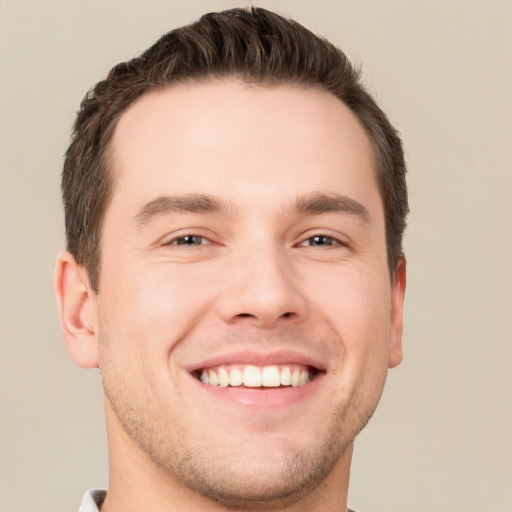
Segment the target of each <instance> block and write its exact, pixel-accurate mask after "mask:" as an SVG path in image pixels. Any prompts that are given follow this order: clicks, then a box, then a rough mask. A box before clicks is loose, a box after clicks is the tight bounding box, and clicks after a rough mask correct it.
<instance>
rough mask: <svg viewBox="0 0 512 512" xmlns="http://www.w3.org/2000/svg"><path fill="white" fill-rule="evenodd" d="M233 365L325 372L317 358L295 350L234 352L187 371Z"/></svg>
mask: <svg viewBox="0 0 512 512" xmlns="http://www.w3.org/2000/svg"><path fill="white" fill-rule="evenodd" d="M234 364H240V365H253V366H271V365H286V364H298V365H304V366H310V367H312V368H314V369H316V370H318V371H325V370H326V366H325V364H323V363H322V362H321V361H319V360H318V359H317V358H315V357H313V356H311V355H309V354H305V353H302V352H300V351H296V350H273V351H268V350H267V351H255V350H236V351H233V352H224V353H222V354H216V355H214V356H212V357H209V358H207V359H205V360H203V361H201V362H199V363H197V364H193V365H190V366H189V367H188V368H187V371H189V372H191V373H192V372H195V371H198V370H202V369H205V368H214V367H217V366H223V365H234Z"/></svg>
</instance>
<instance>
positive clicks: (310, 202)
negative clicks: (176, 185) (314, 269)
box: [135, 192, 370, 228]
mask: <svg viewBox="0 0 512 512" xmlns="http://www.w3.org/2000/svg"><path fill="white" fill-rule="evenodd" d="M291 210H292V211H294V212H297V213H306V214H310V215H320V214H322V213H346V214H350V215H356V216H358V217H360V218H361V219H362V220H363V221H364V222H365V223H366V224H369V223H370V214H369V213H368V210H367V209H366V208H365V207H364V206H363V205H362V204H361V203H360V202H359V201H356V200H355V199H352V198H350V197H348V196H344V195H339V194H324V193H321V192H314V193H312V194H308V195H305V196H299V197H297V198H296V200H295V202H293V203H292V205H291ZM236 211H237V208H236V206H235V205H233V204H231V203H227V202H224V201H220V200H219V199H216V198H214V197H212V196H210V195H206V194H185V195H180V196H162V197H158V198H157V199H154V200H153V201H150V202H149V203H146V204H145V205H144V206H143V207H142V208H141V210H140V211H139V212H138V213H137V214H136V216H135V225H136V226H137V228H142V227H143V226H144V225H146V224H148V223H149V222H150V221H151V220H152V219H154V218H156V217H160V216H162V215H165V214H168V213H218V212H229V213H231V214H232V215H234V214H236Z"/></svg>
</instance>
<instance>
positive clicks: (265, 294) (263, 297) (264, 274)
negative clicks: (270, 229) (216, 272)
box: [219, 248, 306, 329]
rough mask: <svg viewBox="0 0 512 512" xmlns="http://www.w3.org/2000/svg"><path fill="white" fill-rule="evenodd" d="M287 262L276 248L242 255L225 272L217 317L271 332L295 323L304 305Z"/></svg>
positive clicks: (301, 315)
mask: <svg viewBox="0 0 512 512" xmlns="http://www.w3.org/2000/svg"><path fill="white" fill-rule="evenodd" d="M298 277H299V276H298V275H297V273H296V272H295V271H294V269H293V268H292V265H291V264H290V261H289V260H288V259H287V258H286V256H285V255H284V254H280V252H279V250H276V249H267V248H266V249H260V250H256V251H251V253H250V254H244V255H243V256H240V257H239V259H237V261H236V262H233V263H232V265H231V268H229V269H228V270H227V272H226V278H225V279H226V286H225V287H224V288H223V292H222V295H221V297H219V310H220V315H221V317H222V318H223V320H224V322H226V323H228V324H247V325H251V326H254V327H259V328H261V329H272V328H274V327H277V326H279V325H281V324H285V323H290V322H293V321H297V320H299V319H300V318H302V317H303V316H304V314H305V310H306V303H305V300H304V297H303V295H302V294H301V292H300V280H299V279H298Z"/></svg>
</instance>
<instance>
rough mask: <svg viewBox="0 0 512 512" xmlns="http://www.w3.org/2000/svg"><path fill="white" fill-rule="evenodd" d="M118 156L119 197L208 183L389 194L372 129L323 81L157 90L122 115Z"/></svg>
mask: <svg viewBox="0 0 512 512" xmlns="http://www.w3.org/2000/svg"><path fill="white" fill-rule="evenodd" d="M112 156H113V162H114V170H115V185H114V191H113V203H116V202H117V201H123V202H125V203H126V205H127V204H128V203H130V204H131V203H133V204H134V205H135V203H138V205H139V206H140V205H141V204H142V203H143V202H147V201H150V200H154V199H155V198H158V197H159V196H162V195H169V194H172V195H176V194H184V193H185V194H186V193H195V192H207V193H209V194H213V195H216V196H219V197H220V198H221V199H222V198H223V196H231V197H228V199H229V200H230V202H240V203H241V204H249V203H251V202H260V203H261V202H262V201H265V200H266V199H268V200H269V202H268V204H269V205H270V204H271V200H274V199H275V200H277V199H278V198H285V197H286V196H287V195H294V196H297V195H303V194H308V193H310V192H312V191H321V192H327V193H328V192H336V193H344V194H347V193H348V194H349V195H356V196H357V195H358V194H359V193H362V192H364V191H365V189H366V192H367V191H368V189H372V192H373V195H374V196H375V195H376V197H374V200H376V201H377V202H379V203H380V197H378V193H377V194H375V192H376V190H377V189H376V180H375V170H374V168H375V166H374V162H373V153H372V149H371V145H370V142H369V140H368V138H367V136H366V134H365V132H364V130H363V128H362V127H361V126H360V124H359V122H358V120H357V119H356V117H355V116H354V115H353V114H352V112H351V111H350V109H349V108H348V107H346V105H344V104H343V103H342V102H341V101H340V100H339V99H338V98H336V97H335V96H333V95H332V94H330V93H328V92H325V91H322V90H318V89H311V88H300V87H294V86H289V85H279V86H254V85H249V84H246V83H244V82H241V81H236V80H230V81H213V82H209V83H187V84H180V85H175V86H172V87H169V88H167V89H163V90H158V91H152V92H150V93H147V94H146V95H144V96H143V97H142V98H140V99H139V100H138V101H137V102H135V103H134V104H133V105H132V106H131V107H130V108H129V109H128V110H127V111H126V112H125V113H124V114H123V116H122V117H121V119H120V120H119V123H118V125H117V127H116V130H115V133H114V137H113V141H112ZM203 189H204V190H203ZM355 199H357V198H356V197H355Z"/></svg>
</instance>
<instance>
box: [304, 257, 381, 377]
mask: <svg viewBox="0 0 512 512" xmlns="http://www.w3.org/2000/svg"><path fill="white" fill-rule="evenodd" d="M327 274H328V275H325V276H323V278H322V282H323V286H318V285H319V280H320V279H319V278H317V279H316V280H315V282H316V285H317V286H316V289H317V290H318V291H320V290H321V291H322V293H318V292H317V293H315V297H314V300H313V301H314V303H315V309H316V310H317V311H318V312H319V313H320V314H322V315H324V320H325V321H326V322H328V324H329V325H330V327H331V328H332V329H333V330H334V331H335V334H336V338H338V339H339V342H340V343H341V344H342V345H343V351H344V352H345V356H344V358H345V359H346V360H347V363H351V364H354V365H356V366H360V365H363V364H364V365H365V366H367V365H368V366H374V365H375V364H383V365H384V366H385V367H387V354H388V351H389V339H390V326H391V324H390V319H391V292H390V285H389V280H388V279H387V274H384V277H383V276H382V273H372V272H371V271H368V269H358V268H355V267H352V268H349V267H346V268H342V269H339V271H338V272H333V271H332V270H331V271H330V272H328V273H327ZM318 277H319V276H318Z"/></svg>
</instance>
